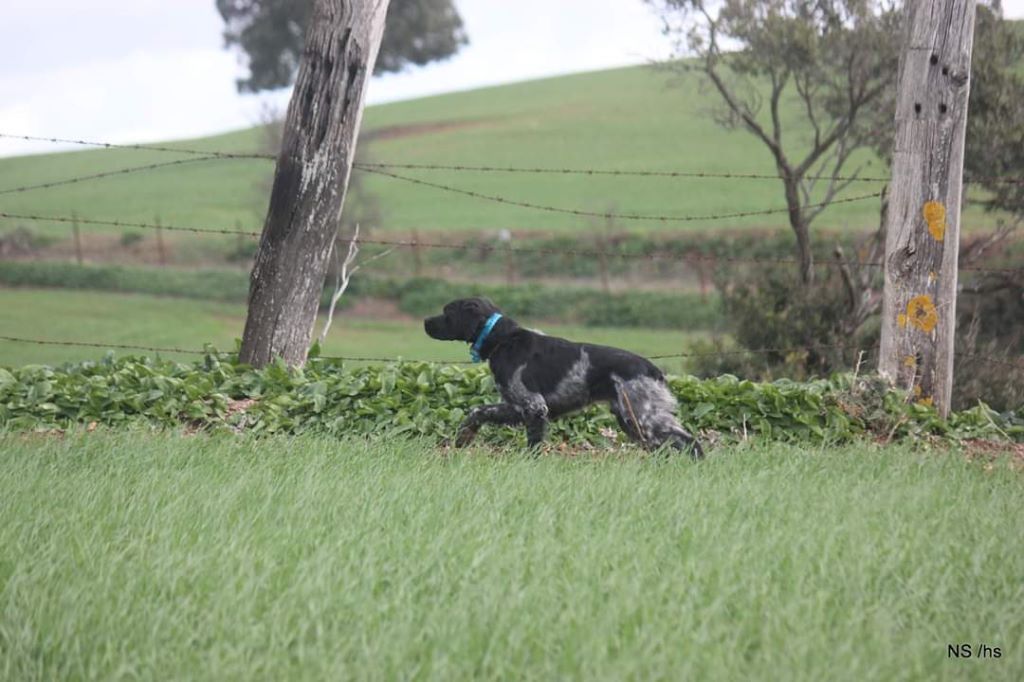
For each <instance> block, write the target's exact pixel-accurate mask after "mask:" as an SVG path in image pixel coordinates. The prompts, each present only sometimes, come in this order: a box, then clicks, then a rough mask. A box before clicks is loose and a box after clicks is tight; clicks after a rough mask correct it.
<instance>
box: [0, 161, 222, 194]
mask: <svg viewBox="0 0 1024 682" xmlns="http://www.w3.org/2000/svg"><path fill="white" fill-rule="evenodd" d="M219 158H220V157H217V156H205V157H199V158H192V159H177V160H175V161H163V162H160V163H149V164H146V165H145V166H130V167H128V168H118V169H116V170H112V171H103V172H100V173H90V174H89V175H77V176H75V177H71V178H64V179H62V180H53V181H51V182H42V183H39V184H36V185H22V186H21V187H9V188H7V189H0V195H3V194H19V193H22V192H31V191H32V190H36V189H51V188H53V187H62V186H64V185H74V184H77V183H80V182H87V181H89V180H99V179H101V178H109V177H113V176H115V175H130V174H132V173H141V172H144V171H150V170H156V169H158V168H166V167H168V166H183V165H185V164H192V163H199V162H201V161H217V160H219Z"/></svg>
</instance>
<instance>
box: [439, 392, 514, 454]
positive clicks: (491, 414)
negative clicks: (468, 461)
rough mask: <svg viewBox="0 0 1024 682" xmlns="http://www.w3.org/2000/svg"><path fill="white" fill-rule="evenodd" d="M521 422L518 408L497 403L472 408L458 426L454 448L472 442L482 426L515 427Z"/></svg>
mask: <svg viewBox="0 0 1024 682" xmlns="http://www.w3.org/2000/svg"><path fill="white" fill-rule="evenodd" d="M522 421H523V415H522V413H521V412H520V411H519V408H517V407H515V406H513V405H509V404H508V403H498V404H497V405H483V406H481V407H474V408H473V409H472V410H470V412H469V416H468V417H466V419H465V421H463V422H462V424H461V425H460V426H459V433H458V435H457V436H455V447H457V448H463V447H466V446H467V445H469V444H470V443H472V442H473V439H474V438H476V433H477V431H479V430H480V427H481V426H482V425H484V424H505V425H509V426H512V425H515V424H521V423H522Z"/></svg>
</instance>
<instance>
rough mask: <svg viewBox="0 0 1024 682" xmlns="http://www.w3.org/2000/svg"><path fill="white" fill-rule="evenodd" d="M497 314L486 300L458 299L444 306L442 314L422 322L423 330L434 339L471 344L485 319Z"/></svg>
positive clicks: (495, 308)
mask: <svg viewBox="0 0 1024 682" xmlns="http://www.w3.org/2000/svg"><path fill="white" fill-rule="evenodd" d="M498 312H501V311H500V310H498V307H497V306H496V305H494V304H493V303H491V302H490V301H488V300H487V299H486V298H460V299H456V300H454V301H452V302H451V303H449V304H448V305H446V306H445V307H444V312H443V313H442V314H440V315H437V316H435V317H428V318H427V319H425V320H423V328H424V329H425V330H426V332H427V336H430V337H431V338H434V339H439V340H441V341H466V342H467V343H472V342H473V341H474V340H475V339H476V337H477V334H479V333H480V330H481V329H483V326H484V324H486V322H487V318H489V317H490V316H491V315H493V314H494V313H498Z"/></svg>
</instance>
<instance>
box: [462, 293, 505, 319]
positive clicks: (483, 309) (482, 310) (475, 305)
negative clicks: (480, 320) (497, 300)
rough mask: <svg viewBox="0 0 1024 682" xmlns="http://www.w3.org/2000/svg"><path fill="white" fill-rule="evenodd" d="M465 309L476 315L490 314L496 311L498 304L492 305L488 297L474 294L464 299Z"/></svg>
mask: <svg viewBox="0 0 1024 682" xmlns="http://www.w3.org/2000/svg"><path fill="white" fill-rule="evenodd" d="M465 304H466V309H467V310H470V311H472V312H473V313H476V314H478V315H484V316H487V315H490V314H492V313H496V312H498V306H496V305H494V303H492V302H491V300H490V299H489V298H485V297H484V296H474V297H473V298H467V299H466V302H465Z"/></svg>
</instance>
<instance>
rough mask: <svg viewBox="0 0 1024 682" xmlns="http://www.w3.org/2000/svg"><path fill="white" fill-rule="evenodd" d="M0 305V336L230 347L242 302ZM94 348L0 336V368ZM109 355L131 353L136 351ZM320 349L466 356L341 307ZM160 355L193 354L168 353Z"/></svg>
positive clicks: (238, 330)
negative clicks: (18, 340)
mask: <svg viewBox="0 0 1024 682" xmlns="http://www.w3.org/2000/svg"><path fill="white" fill-rule="evenodd" d="M0 310H2V311H3V315H2V319H3V324H2V327H0V334H4V335H8V336H21V337H27V338H37V339H47V340H52V341H86V342H90V341H96V342H100V343H109V344H133V345H143V346H155V347H172V348H183V349H197V350H201V349H202V347H203V344H205V343H210V344H213V345H214V346H215V347H216V348H218V349H219V350H230V349H232V348H233V347H234V343H235V339H236V338H241V336H242V329H243V327H244V325H245V306H244V304H241V303H217V302H210V301H196V300H191V299H181V298H172V297H164V296H147V295H143V294H109V293H100V292H90V291H70V290H52V289H4V288H2V287H0ZM321 320H322V316H321ZM524 323H530V324H533V321H528V320H524ZM321 324H322V322H321ZM542 327H543V331H545V332H547V333H550V334H555V335H558V336H564V337H567V338H575V339H586V340H588V341H591V342H593V343H603V344H612V345H617V346H622V347H624V348H629V349H631V350H634V351H636V352H638V353H643V354H646V355H667V354H671V353H683V352H686V351H687V350H688V349H689V348H690V344H691V343H692V342H693V341H694V340H695V339H698V338H705V335H704V334H701V333H695V334H690V333H686V332H681V331H673V330H664V329H617V328H602V327H586V328H583V327H574V326H570V325H546V324H545V325H542ZM318 333H319V326H318ZM102 353H103V349H97V348H79V347H67V346H38V345H30V344H22V343H13V342H9V341H3V340H0V366H7V367H18V366H21V365H27V364H48V365H55V364H59V363H61V362H67V361H77V360H87V359H96V358H98V357H99V356H100V355H102ZM117 353H118V355H125V354H130V355H139V354H140V351H117ZM323 354H324V355H345V356H355V357H366V356H372V357H384V358H398V357H404V358H406V359H410V360H441V361H449V362H450V361H462V360H467V359H468V358H469V351H468V350H467V348H466V345H465V344H461V343H445V342H441V341H435V340H433V339H431V338H429V337H428V336H427V335H426V334H425V333H424V332H423V324H422V322H420V321H419V320H417V319H410V318H408V317H402V318H400V319H394V320H380V319H365V318H359V317H352V316H351V315H349V314H348V313H344V312H343V313H341V314H340V315H339V316H337V317H335V320H334V323H333V324H332V325H331V332H330V334H329V335H328V338H327V342H326V343H325V344H324V347H323ZM168 357H171V358H174V359H178V360H187V359H194V358H195V356H192V355H182V354H173V353H172V354H168ZM659 363H660V365H661V367H663V368H664V369H665V370H666V371H669V372H672V373H676V374H678V373H680V372H682V371H683V370H684V365H683V360H681V359H678V358H673V359H666V360H662V361H659Z"/></svg>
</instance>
